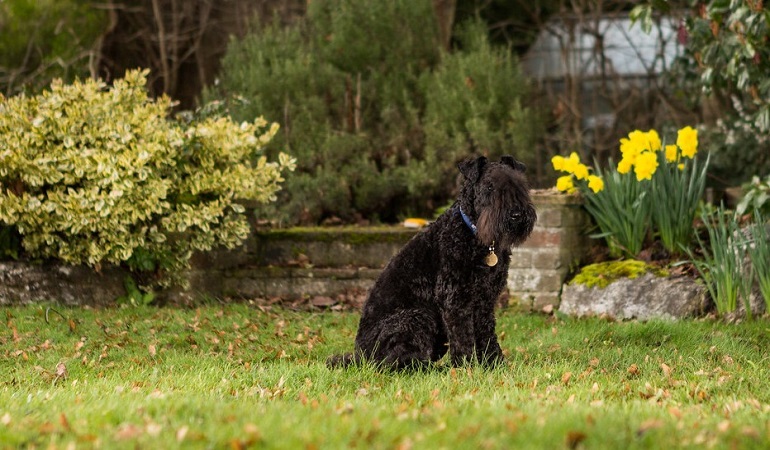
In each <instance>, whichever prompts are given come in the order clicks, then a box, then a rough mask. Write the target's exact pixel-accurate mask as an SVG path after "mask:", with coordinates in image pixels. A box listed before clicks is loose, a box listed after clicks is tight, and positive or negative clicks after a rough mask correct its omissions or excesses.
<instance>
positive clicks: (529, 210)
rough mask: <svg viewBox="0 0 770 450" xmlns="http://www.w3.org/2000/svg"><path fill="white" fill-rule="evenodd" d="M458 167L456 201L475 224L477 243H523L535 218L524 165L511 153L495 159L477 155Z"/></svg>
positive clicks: (533, 224) (502, 244)
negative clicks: (460, 181) (457, 195)
mask: <svg viewBox="0 0 770 450" xmlns="http://www.w3.org/2000/svg"><path fill="white" fill-rule="evenodd" d="M458 168H459V169H460V173H462V174H463V177H464V178H465V179H464V180H463V184H462V187H461V188H460V196H459V198H458V202H459V204H460V207H461V208H462V209H463V211H464V212H465V213H466V214H467V215H468V216H469V217H470V219H471V221H472V222H473V223H475V224H476V233H477V234H476V235H477V237H478V239H479V240H480V241H481V243H482V244H484V245H492V244H493V243H494V244H495V246H498V247H499V248H509V247H510V246H511V245H519V244H521V243H522V242H524V241H525V240H526V239H527V237H529V235H530V233H531V232H532V228H533V227H534V226H535V221H536V220H537V213H536V212H535V206H534V205H533V204H532V199H531V198H530V196H529V183H528V182H527V177H526V175H525V173H524V172H525V171H526V170H527V166H525V165H524V163H522V162H521V161H517V160H516V159H514V158H513V157H512V156H503V157H501V158H500V161H499V162H491V161H489V160H488V159H487V158H485V157H483V156H481V157H478V158H475V159H469V160H466V161H463V162H461V163H460V164H459V165H458Z"/></svg>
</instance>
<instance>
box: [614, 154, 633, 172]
mask: <svg viewBox="0 0 770 450" xmlns="http://www.w3.org/2000/svg"><path fill="white" fill-rule="evenodd" d="M634 159H636V158H635V157H634ZM633 166H634V161H633V160H632V159H631V158H623V159H621V160H620V162H619V163H618V172H619V173H622V174H627V173H628V172H630V171H631V167H633Z"/></svg>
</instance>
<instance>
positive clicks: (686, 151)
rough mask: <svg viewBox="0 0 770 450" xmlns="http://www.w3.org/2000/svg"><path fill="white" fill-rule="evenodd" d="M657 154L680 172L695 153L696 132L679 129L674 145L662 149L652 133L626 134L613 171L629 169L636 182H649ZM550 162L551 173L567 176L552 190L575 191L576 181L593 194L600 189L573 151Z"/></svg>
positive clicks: (598, 181) (601, 185) (599, 181)
mask: <svg viewBox="0 0 770 450" xmlns="http://www.w3.org/2000/svg"><path fill="white" fill-rule="evenodd" d="M659 152H664V159H665V161H666V162H667V163H672V164H677V167H678V168H679V169H680V170H683V169H684V162H683V161H682V158H689V159H692V158H694V157H695V154H696V153H698V130H696V129H694V128H692V127H690V126H687V127H684V128H682V129H680V130H679V131H678V132H677V139H676V144H671V145H666V146H665V147H664V146H663V144H662V143H661V140H660V135H658V132H657V131H655V130H649V131H640V130H634V131H632V132H630V133H629V134H628V137H625V138H622V139H620V153H621V156H622V158H621V160H620V162H619V163H618V165H617V171H618V172H619V173H621V174H624V175H625V174H627V173H630V172H631V171H632V170H633V172H634V175H635V176H636V180H637V181H643V180H652V176H653V175H654V174H655V172H656V171H657V170H658V167H659V165H660V163H659V158H658V153H659ZM551 163H552V164H553V168H554V170H557V171H559V172H564V173H566V174H567V175H563V176H561V177H559V178H558V179H557V180H556V189H557V190H559V191H561V192H566V193H573V192H575V191H576V190H577V187H576V181H585V185H586V186H587V187H588V189H590V190H591V191H592V192H593V193H595V194H596V193H598V192H600V191H602V190H603V189H604V181H603V180H602V178H601V177H600V176H597V175H593V174H591V173H590V171H591V170H592V169H591V168H589V167H588V166H586V165H585V164H583V163H581V162H580V156H579V155H578V154H577V153H575V152H572V153H571V154H570V155H569V156H568V157H564V156H560V155H557V156H554V157H553V158H552V159H551Z"/></svg>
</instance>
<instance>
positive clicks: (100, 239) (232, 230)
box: [0, 71, 294, 284]
mask: <svg viewBox="0 0 770 450" xmlns="http://www.w3.org/2000/svg"><path fill="white" fill-rule="evenodd" d="M146 75H147V73H146V71H144V72H143V71H129V72H127V73H126V76H125V78H124V79H122V80H118V81H116V82H115V83H114V85H113V86H112V87H107V86H106V85H105V84H104V83H102V82H100V81H95V80H88V81H84V82H75V83H73V84H71V85H65V84H63V83H62V82H61V81H55V82H54V83H53V84H52V85H51V88H50V90H47V91H45V92H43V93H41V94H40V95H36V96H25V95H19V96H16V97H10V98H3V97H1V96H0V225H4V226H5V227H10V228H12V229H14V230H15V231H16V232H17V233H18V234H19V236H20V237H21V243H22V246H23V249H24V251H25V252H26V254H27V255H28V256H30V257H32V258H46V259H48V258H52V259H58V260H62V261H64V262H67V263H71V264H87V265H89V266H93V267H97V268H98V267H100V266H101V265H102V264H105V263H112V264H126V265H127V266H129V267H130V268H132V269H135V270H138V271H142V272H143V273H144V274H149V275H150V276H148V277H146V279H145V281H146V282H147V283H149V284H154V283H161V284H168V283H169V282H170V281H174V280H178V277H177V275H178V274H179V272H180V270H181V269H183V268H185V267H187V264H188V261H189V258H190V256H191V255H192V253H193V252H195V251H206V250H210V249H212V248H214V247H216V246H225V247H234V246H236V245H238V244H240V243H241V242H242V240H243V239H244V238H245V237H246V235H247V233H248V231H249V226H248V222H247V219H246V215H245V214H244V213H245V208H244V207H243V206H242V204H241V203H240V202H239V201H240V200H256V201H258V202H262V203H267V202H270V201H273V200H275V194H276V192H277V191H278V190H279V189H280V183H281V182H282V181H283V178H282V173H283V171H285V170H291V169H293V167H294V160H293V159H292V158H290V157H288V156H287V155H285V154H280V155H279V157H278V161H277V162H268V161H267V160H266V158H265V157H264V156H262V155H261V152H262V148H263V146H264V145H265V144H266V143H267V142H269V141H270V139H271V138H272V137H273V136H274V135H275V133H276V132H277V128H278V126H277V125H276V124H272V125H270V124H268V123H267V122H265V121H264V120H263V119H261V118H259V119H256V120H255V121H253V122H244V123H242V124H236V123H234V122H232V121H231V120H230V119H228V118H222V117H206V118H198V119H193V120H190V121H187V122H182V121H175V120H171V119H169V113H170V109H171V100H170V99H168V98H166V97H162V98H159V99H157V100H153V99H150V98H148V96H147V91H146V89H145V84H146Z"/></svg>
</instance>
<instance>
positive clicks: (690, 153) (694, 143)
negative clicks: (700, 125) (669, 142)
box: [676, 126, 698, 158]
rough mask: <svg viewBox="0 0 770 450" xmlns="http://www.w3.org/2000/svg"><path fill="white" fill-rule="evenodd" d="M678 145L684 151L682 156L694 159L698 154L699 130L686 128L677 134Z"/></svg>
mask: <svg viewBox="0 0 770 450" xmlns="http://www.w3.org/2000/svg"><path fill="white" fill-rule="evenodd" d="M676 145H678V146H679V148H680V149H681V150H682V155H683V156H686V157H687V158H693V157H694V156H695V154H696V153H697V152H698V130H696V129H694V128H692V127H691V126H686V127H684V128H682V129H681V130H679V131H678V132H677V137H676Z"/></svg>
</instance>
